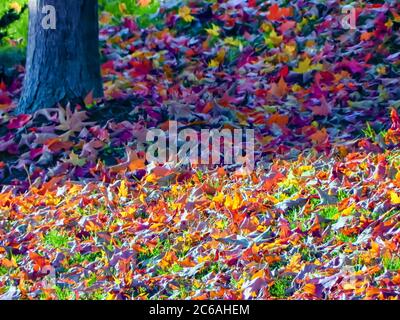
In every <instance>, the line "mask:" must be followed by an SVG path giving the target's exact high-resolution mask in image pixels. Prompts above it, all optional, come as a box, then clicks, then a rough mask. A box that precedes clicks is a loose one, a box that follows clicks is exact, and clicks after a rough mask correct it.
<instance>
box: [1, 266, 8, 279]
mask: <svg viewBox="0 0 400 320" xmlns="http://www.w3.org/2000/svg"><path fill="white" fill-rule="evenodd" d="M6 274H8V269H7V268H6V267H4V266H0V277H1V276H4V275H6Z"/></svg>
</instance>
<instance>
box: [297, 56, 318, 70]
mask: <svg viewBox="0 0 400 320" xmlns="http://www.w3.org/2000/svg"><path fill="white" fill-rule="evenodd" d="M321 69H322V65H321V64H315V65H311V59H310V58H308V57H307V58H305V59H304V60H302V61H300V62H299V65H298V67H297V68H294V69H293V71H294V72H297V73H306V72H308V71H311V70H321Z"/></svg>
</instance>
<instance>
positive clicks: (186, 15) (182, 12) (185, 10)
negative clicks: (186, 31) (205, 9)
mask: <svg viewBox="0 0 400 320" xmlns="http://www.w3.org/2000/svg"><path fill="white" fill-rule="evenodd" d="M190 13H191V10H190V8H189V7H188V6H183V7H181V8H179V11H178V14H179V16H180V17H181V18H182V19H183V20H184V21H185V22H192V21H193V20H194V17H193V16H192V15H191V14H190Z"/></svg>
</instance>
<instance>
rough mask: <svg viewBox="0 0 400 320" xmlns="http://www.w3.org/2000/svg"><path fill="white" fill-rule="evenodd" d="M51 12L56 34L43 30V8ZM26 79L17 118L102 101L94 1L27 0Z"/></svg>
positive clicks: (96, 7) (97, 28) (95, 2)
mask: <svg viewBox="0 0 400 320" xmlns="http://www.w3.org/2000/svg"><path fill="white" fill-rule="evenodd" d="M45 5H52V6H54V8H55V10H56V29H45V28H43V26H42V20H43V19H44V18H45V17H46V13H42V9H43V6H45ZM29 10H30V13H29V36H28V49H27V61H26V74H25V80H24V86H23V90H22V95H21V100H20V103H19V105H18V107H17V113H33V112H35V111H36V110H38V109H41V108H48V107H53V106H54V105H56V104H57V103H59V102H62V103H66V102H77V101H82V99H83V98H85V97H86V96H87V95H88V94H89V93H90V92H91V91H92V92H93V96H94V97H101V96H102V95H103V88H102V80H101V74H100V54H99V44H98V33H99V27H98V3H97V0H29Z"/></svg>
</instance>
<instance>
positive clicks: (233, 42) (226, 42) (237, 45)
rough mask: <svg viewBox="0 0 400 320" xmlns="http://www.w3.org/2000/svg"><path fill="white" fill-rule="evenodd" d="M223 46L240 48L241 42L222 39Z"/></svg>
mask: <svg viewBox="0 0 400 320" xmlns="http://www.w3.org/2000/svg"><path fill="white" fill-rule="evenodd" d="M224 43H225V44H229V45H231V46H233V47H240V46H242V42H241V41H240V40H239V39H235V38H233V37H227V38H225V39H224Z"/></svg>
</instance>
